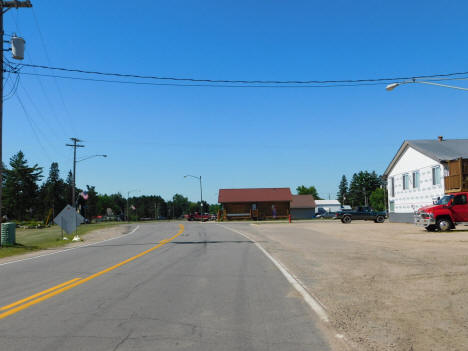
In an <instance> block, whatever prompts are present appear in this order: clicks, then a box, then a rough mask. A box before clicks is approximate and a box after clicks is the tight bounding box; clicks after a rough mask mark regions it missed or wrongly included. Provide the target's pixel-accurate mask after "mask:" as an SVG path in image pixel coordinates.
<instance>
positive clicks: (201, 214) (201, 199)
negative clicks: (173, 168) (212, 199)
mask: <svg viewBox="0 0 468 351" xmlns="http://www.w3.org/2000/svg"><path fill="white" fill-rule="evenodd" d="M187 177H192V178H195V179H198V180H199V181H200V209H201V213H200V216H201V218H200V220H202V219H203V189H202V181H201V176H199V177H197V176H194V175H191V174H187V175H184V178H187ZM202 222H203V221H202Z"/></svg>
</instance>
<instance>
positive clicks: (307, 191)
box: [296, 185, 322, 200]
mask: <svg viewBox="0 0 468 351" xmlns="http://www.w3.org/2000/svg"><path fill="white" fill-rule="evenodd" d="M296 191H297V194H298V195H312V196H313V197H314V199H315V200H322V198H321V197H320V196H319V195H318V192H317V189H316V188H315V186H313V185H312V186H309V187H306V186H304V185H300V186H298V187H297V188H296Z"/></svg>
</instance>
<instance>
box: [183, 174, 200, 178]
mask: <svg viewBox="0 0 468 351" xmlns="http://www.w3.org/2000/svg"><path fill="white" fill-rule="evenodd" d="M187 177H192V178H195V179H201V176H199V177H197V176H194V175H191V174H187V175H184V178H187Z"/></svg>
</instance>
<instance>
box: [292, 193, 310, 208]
mask: <svg viewBox="0 0 468 351" xmlns="http://www.w3.org/2000/svg"><path fill="white" fill-rule="evenodd" d="M291 208H315V199H314V197H313V196H312V195H293V196H292V201H291Z"/></svg>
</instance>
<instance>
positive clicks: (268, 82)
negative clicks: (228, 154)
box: [21, 63, 468, 85]
mask: <svg viewBox="0 0 468 351" xmlns="http://www.w3.org/2000/svg"><path fill="white" fill-rule="evenodd" d="M21 65H22V66H24V67H34V68H39V69H46V70H55V71H64V72H70V73H80V74H89V75H102V76H113V77H119V78H137V79H152V80H170V81H185V82H194V83H229V84H288V85H289V84H341V83H344V84H345V83H349V84H351V83H371V82H389V81H404V80H410V79H428V78H443V77H454V76H460V75H468V71H467V72H454V73H440V74H431V75H414V76H406V77H404V76H402V77H389V78H366V79H341V80H228V79H222V80H221V79H198V78H183V77H164V76H153V75H139V74H127V73H110V72H100V71H90V70H83V69H77V68H65V67H53V66H50V65H49V66H46V65H36V64H27V63H22V64H21Z"/></svg>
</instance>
